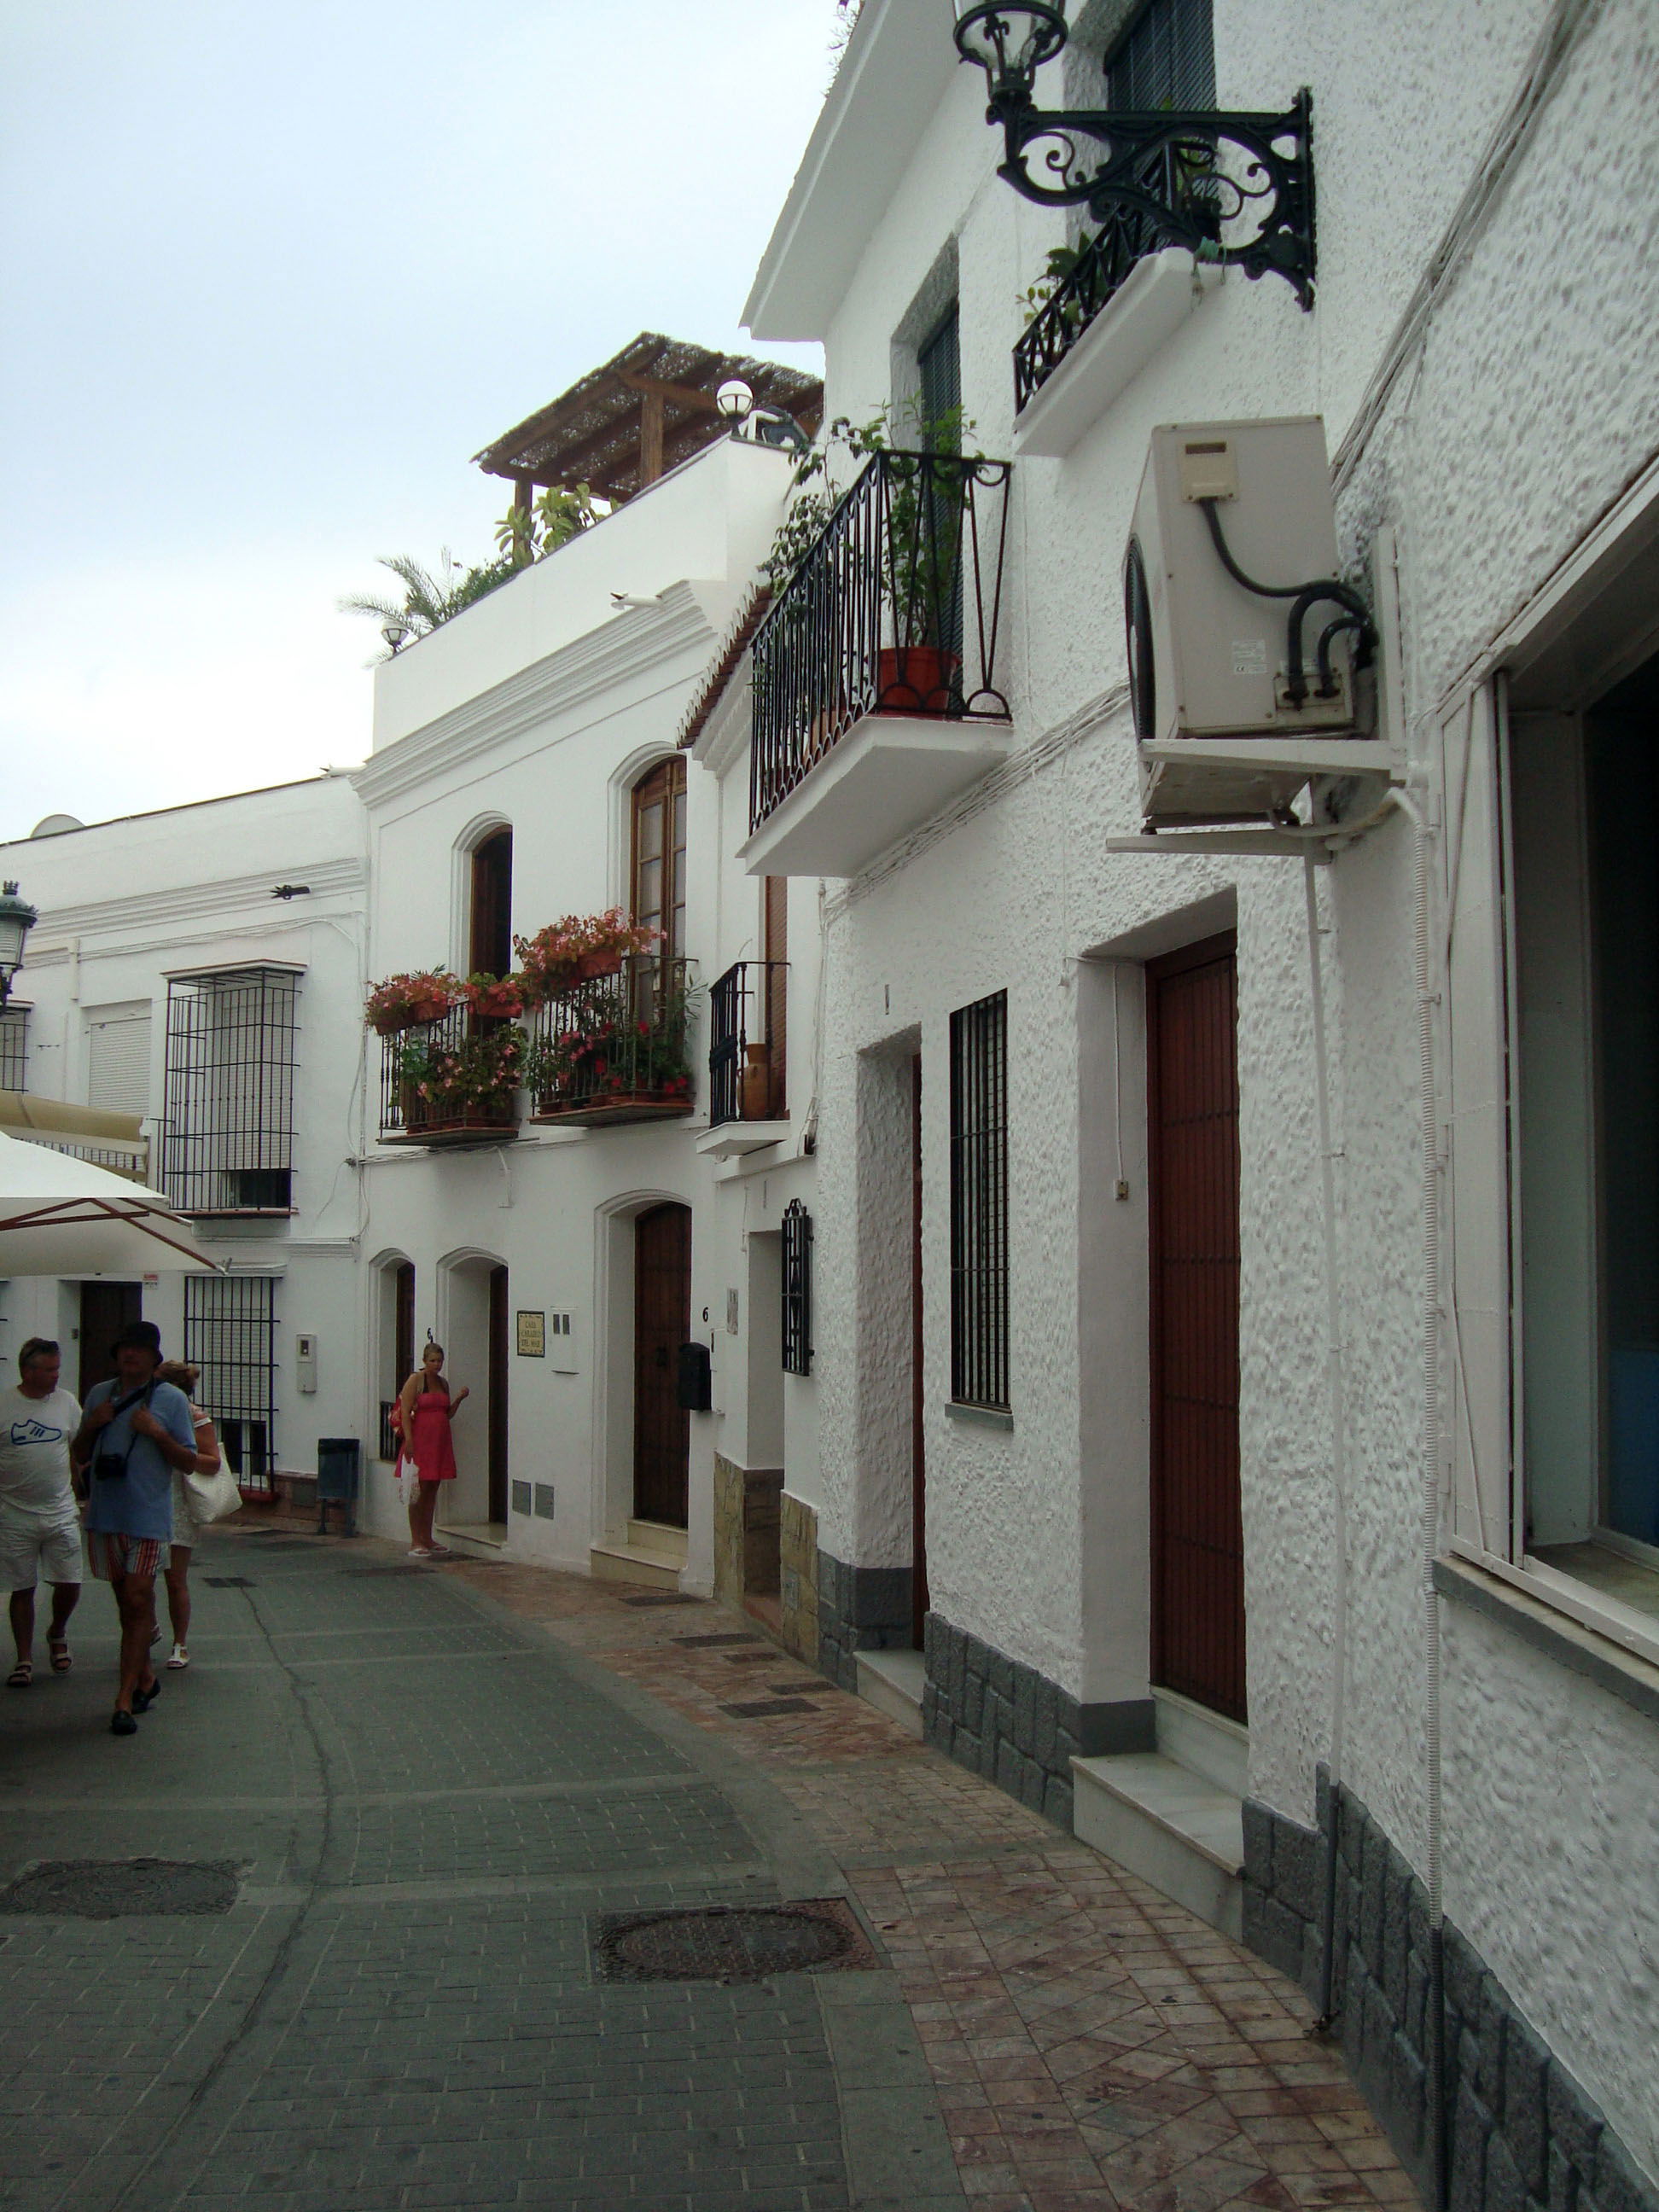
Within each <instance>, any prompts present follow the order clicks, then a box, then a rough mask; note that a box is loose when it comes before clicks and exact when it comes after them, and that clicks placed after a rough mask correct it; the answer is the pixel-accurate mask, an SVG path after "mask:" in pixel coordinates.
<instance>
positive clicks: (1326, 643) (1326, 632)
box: [1314, 615, 1370, 699]
mask: <svg viewBox="0 0 1659 2212" xmlns="http://www.w3.org/2000/svg"><path fill="white" fill-rule="evenodd" d="M1369 628H1370V624H1369V623H1367V622H1365V620H1364V618H1363V617H1361V616H1359V615H1339V616H1338V617H1337V618H1336V620H1335V621H1334V623H1326V625H1325V627H1324V629H1322V631H1321V632H1320V634H1319V647H1318V651H1317V652H1316V654H1315V656H1314V657H1315V659H1316V661H1317V663H1318V665H1319V682H1318V684H1316V686H1315V696H1316V698H1320V699H1334V697H1335V696H1336V671H1335V670H1334V668H1333V667H1332V666H1331V641H1332V640H1333V639H1334V637H1336V636H1338V635H1340V632H1341V631H1343V630H1345V629H1357V630H1360V631H1364V630H1366V629H1369ZM1362 654H1363V655H1364V658H1363V659H1362V658H1361V655H1362ZM1353 665H1354V666H1355V667H1356V668H1364V667H1366V666H1368V665H1370V643H1369V641H1367V640H1366V639H1365V638H1364V637H1363V636H1362V638H1361V640H1360V646H1359V651H1358V653H1355V655H1354V662H1353Z"/></svg>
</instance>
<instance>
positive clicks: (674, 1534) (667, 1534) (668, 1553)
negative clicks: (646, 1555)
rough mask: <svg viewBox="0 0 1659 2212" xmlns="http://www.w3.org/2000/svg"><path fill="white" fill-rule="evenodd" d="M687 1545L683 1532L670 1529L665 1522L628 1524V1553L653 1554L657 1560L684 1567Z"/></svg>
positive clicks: (682, 1530)
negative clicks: (670, 1560)
mask: <svg viewBox="0 0 1659 2212" xmlns="http://www.w3.org/2000/svg"><path fill="white" fill-rule="evenodd" d="M687 1543H688V1538H687V1535H686V1532H685V1530H684V1528H671V1526H670V1525H669V1523H668V1522H666V1521H630V1522H629V1524H628V1548H629V1551H632V1552H653V1553H655V1554H656V1555H657V1557H658V1558H659V1559H672V1560H673V1562H674V1564H675V1565H676V1566H680V1567H683V1566H684V1565H685V1554H686V1549H687Z"/></svg>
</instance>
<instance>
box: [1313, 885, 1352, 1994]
mask: <svg viewBox="0 0 1659 2212" xmlns="http://www.w3.org/2000/svg"><path fill="white" fill-rule="evenodd" d="M1315 871H1316V862H1315V860H1314V856H1313V854H1312V852H1311V851H1309V852H1305V853H1304V854H1303V856H1302V888H1303V896H1304V904H1305V906H1306V909H1307V919H1308V981H1309V986H1310V1006H1311V1009H1312V1014H1313V1048H1314V1074H1315V1083H1316V1093H1317V1099H1318V1110H1319V1182H1320V1200H1321V1204H1322V1208H1323V1212H1324V1231H1325V1382H1326V1389H1327V1390H1328V1394H1329V1397H1330V1408H1331V1550H1332V1567H1333V1595H1332V1601H1331V1733H1330V1750H1329V1755H1328V1775H1329V1778H1330V1779H1329V1788H1328V1796H1327V1800H1326V1802H1327V1804H1328V1808H1329V1816H1330V1833H1329V1834H1328V1836H1327V1838H1325V1894H1324V1900H1323V1913H1322V1922H1323V1924H1322V1929H1321V1942H1320V1960H1319V2019H1318V2021H1317V2022H1316V2026H1317V2027H1319V2028H1320V2029H1321V2030H1322V2031H1323V2030H1327V2029H1328V2028H1329V2027H1330V2025H1331V2022H1332V2019H1333V2017H1334V2002H1333V1984H1334V1980H1335V1974H1336V1803H1337V1796H1336V1793H1337V1785H1338V1784H1339V1783H1340V1780H1341V1778H1342V1735H1343V1727H1344V1723H1345V1720H1346V1708H1347V1686H1348V1412H1347V1387H1346V1383H1347V1378H1346V1372H1345V1369H1344V1362H1343V1353H1342V1291H1341V1285H1340V1281H1339V1279H1338V1276H1337V1256H1336V1155H1335V1152H1334V1149H1333V1146H1332V1144H1331V1097H1330V1060H1329V1054H1328V1048H1327V1043H1326V1035H1325V982H1324V973H1323V969H1322V963H1321V960H1320V953H1319V900H1318V891H1317V888H1316V873H1315Z"/></svg>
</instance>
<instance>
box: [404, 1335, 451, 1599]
mask: <svg viewBox="0 0 1659 2212" xmlns="http://www.w3.org/2000/svg"><path fill="white" fill-rule="evenodd" d="M466 1395H467V1389H466V1386H465V1383H463V1384H462V1386H461V1388H460V1389H459V1390H457V1391H456V1392H455V1393H454V1395H453V1396H452V1395H451V1394H450V1389H449V1385H448V1383H447V1382H445V1380H444V1348H443V1346H442V1345H441V1344H428V1346H427V1347H426V1350H425V1351H424V1352H422V1354H421V1365H420V1370H419V1372H418V1373H417V1374H414V1375H411V1376H410V1378H409V1380H408V1381H407V1382H406V1383H404V1387H403V1389H401V1390H400V1391H399V1392H398V1404H399V1408H400V1410H401V1413H402V1415H403V1432H404V1444H403V1450H402V1452H401V1453H400V1454H399V1456H398V1465H399V1468H400V1470H401V1471H402V1472H403V1473H404V1474H408V1473H410V1471H411V1470H413V1471H414V1472H415V1473H416V1474H417V1475H418V1478H419V1480H418V1482H417V1485H416V1492H415V1495H414V1497H413V1498H410V1501H409V1556H410V1559H453V1557H454V1554H453V1553H452V1552H451V1550H450V1548H449V1547H448V1545H447V1544H435V1543H434V1542H433V1541H432V1516H433V1515H434V1514H435V1512H436V1511H437V1510H438V1485H439V1484H440V1483H441V1482H453V1480H454V1479H455V1444H454V1440H453V1437H451V1435H450V1433H449V1425H450V1423H451V1421H453V1419H454V1418H455V1415H456V1413H457V1412H458V1411H459V1407H460V1403H461V1401H462V1399H463V1398H465V1396H466Z"/></svg>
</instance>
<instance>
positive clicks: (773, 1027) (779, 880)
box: [762, 876, 789, 1121]
mask: <svg viewBox="0 0 1659 2212" xmlns="http://www.w3.org/2000/svg"><path fill="white" fill-rule="evenodd" d="M762 941H763V947H764V955H763V957H764V958H765V961H766V970H765V973H766V1006H765V1010H764V1011H765V1017H766V1043H767V1077H768V1085H767V1087H768V1092H769V1098H768V1115H769V1119H770V1120H772V1121H782V1120H783V1119H784V1117H785V1115H787V1113H788V1111H789V1078H788V1054H789V878H788V877H787V876H768V877H767V878H766V889H765V893H764V901H763V930H762Z"/></svg>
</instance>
